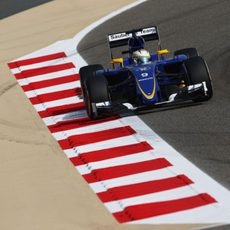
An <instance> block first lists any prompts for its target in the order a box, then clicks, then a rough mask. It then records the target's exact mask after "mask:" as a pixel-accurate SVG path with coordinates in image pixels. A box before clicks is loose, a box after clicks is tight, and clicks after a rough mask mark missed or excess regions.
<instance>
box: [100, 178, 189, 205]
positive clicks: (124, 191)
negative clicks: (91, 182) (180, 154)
mask: <svg viewBox="0 0 230 230" xmlns="http://www.w3.org/2000/svg"><path fill="white" fill-rule="evenodd" d="M192 183H193V182H192V181H191V180H190V179H189V178H188V177H186V176H185V175H178V176H176V177H171V178H166V179H161V180H155V181H148V182H142V183H138V184H131V185H125V186H120V187H115V188H111V189H108V191H106V192H101V193H98V194H97V195H98V196H99V198H100V199H101V200H102V202H110V201H114V200H121V199H126V198H130V197H134V196H142V195H146V194H150V193H155V192H162V191H165V190H169V189H175V188H179V187H183V186H186V185H189V184H192Z"/></svg>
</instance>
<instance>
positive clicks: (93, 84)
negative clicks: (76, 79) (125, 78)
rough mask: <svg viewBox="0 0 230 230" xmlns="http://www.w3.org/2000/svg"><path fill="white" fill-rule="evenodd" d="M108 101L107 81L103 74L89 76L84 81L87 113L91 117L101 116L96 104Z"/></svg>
mask: <svg viewBox="0 0 230 230" xmlns="http://www.w3.org/2000/svg"><path fill="white" fill-rule="evenodd" d="M108 101H110V94H109V89H108V82H107V79H106V78H105V76H103V75H97V76H90V77H89V78H87V81H86V82H85V104H86V109H87V114H88V116H89V117H90V118H91V119H97V118H99V117H100V116H101V114H100V112H99V111H98V109H97V106H96V104H97V103H100V102H108Z"/></svg>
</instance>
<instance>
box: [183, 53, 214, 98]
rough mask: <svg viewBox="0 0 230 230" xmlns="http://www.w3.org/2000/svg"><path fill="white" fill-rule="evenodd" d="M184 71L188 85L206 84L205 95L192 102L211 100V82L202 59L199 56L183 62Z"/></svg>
mask: <svg viewBox="0 0 230 230" xmlns="http://www.w3.org/2000/svg"><path fill="white" fill-rule="evenodd" d="M184 65H185V71H186V73H187V78H188V84H190V85H194V84H199V83H202V82H204V81H205V82H206V87H207V89H208V91H207V95H206V96H202V97H200V98H197V99H194V100H193V101H196V102H198V101H199V102H200V101H207V100H209V99H211V97H212V95H213V90H212V82H211V78H210V73H209V69H208V66H207V64H206V62H205V61H204V59H203V58H202V57H200V56H198V57H193V58H190V59H188V60H186V61H185V62H184Z"/></svg>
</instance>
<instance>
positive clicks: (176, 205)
mask: <svg viewBox="0 0 230 230" xmlns="http://www.w3.org/2000/svg"><path fill="white" fill-rule="evenodd" d="M216 202H217V201H216V200H215V199H214V198H213V197H211V196H210V195H209V194H207V193H201V194H199V195H196V196H191V197H186V198H181V199H177V200H169V201H163V202H154V203H150V204H140V205H133V206H129V207H127V208H125V210H124V211H122V212H116V213H113V215H114V216H115V218H116V219H117V220H118V221H119V222H120V223H124V222H129V221H134V220H141V219H145V218H150V217H154V216H160V215H165V214H169V213H174V212H179V211H184V210H189V209H192V208H197V207H200V206H204V205H208V204H212V203H216Z"/></svg>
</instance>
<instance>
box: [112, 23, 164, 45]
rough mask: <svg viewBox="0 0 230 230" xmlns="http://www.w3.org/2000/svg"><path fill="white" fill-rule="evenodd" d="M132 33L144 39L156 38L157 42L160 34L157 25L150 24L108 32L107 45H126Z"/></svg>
mask: <svg viewBox="0 0 230 230" xmlns="http://www.w3.org/2000/svg"><path fill="white" fill-rule="evenodd" d="M134 34H136V36H138V37H140V36H141V37H142V38H143V39H144V40H145V41H152V40H158V42H160V35H159V32H158V28H157V26H151V27H146V28H141V29H135V30H131V31H126V32H119V33H115V34H108V42H109V47H110V48H116V47H120V46H125V45H128V40H129V39H130V38H131V37H133V35H134Z"/></svg>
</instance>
